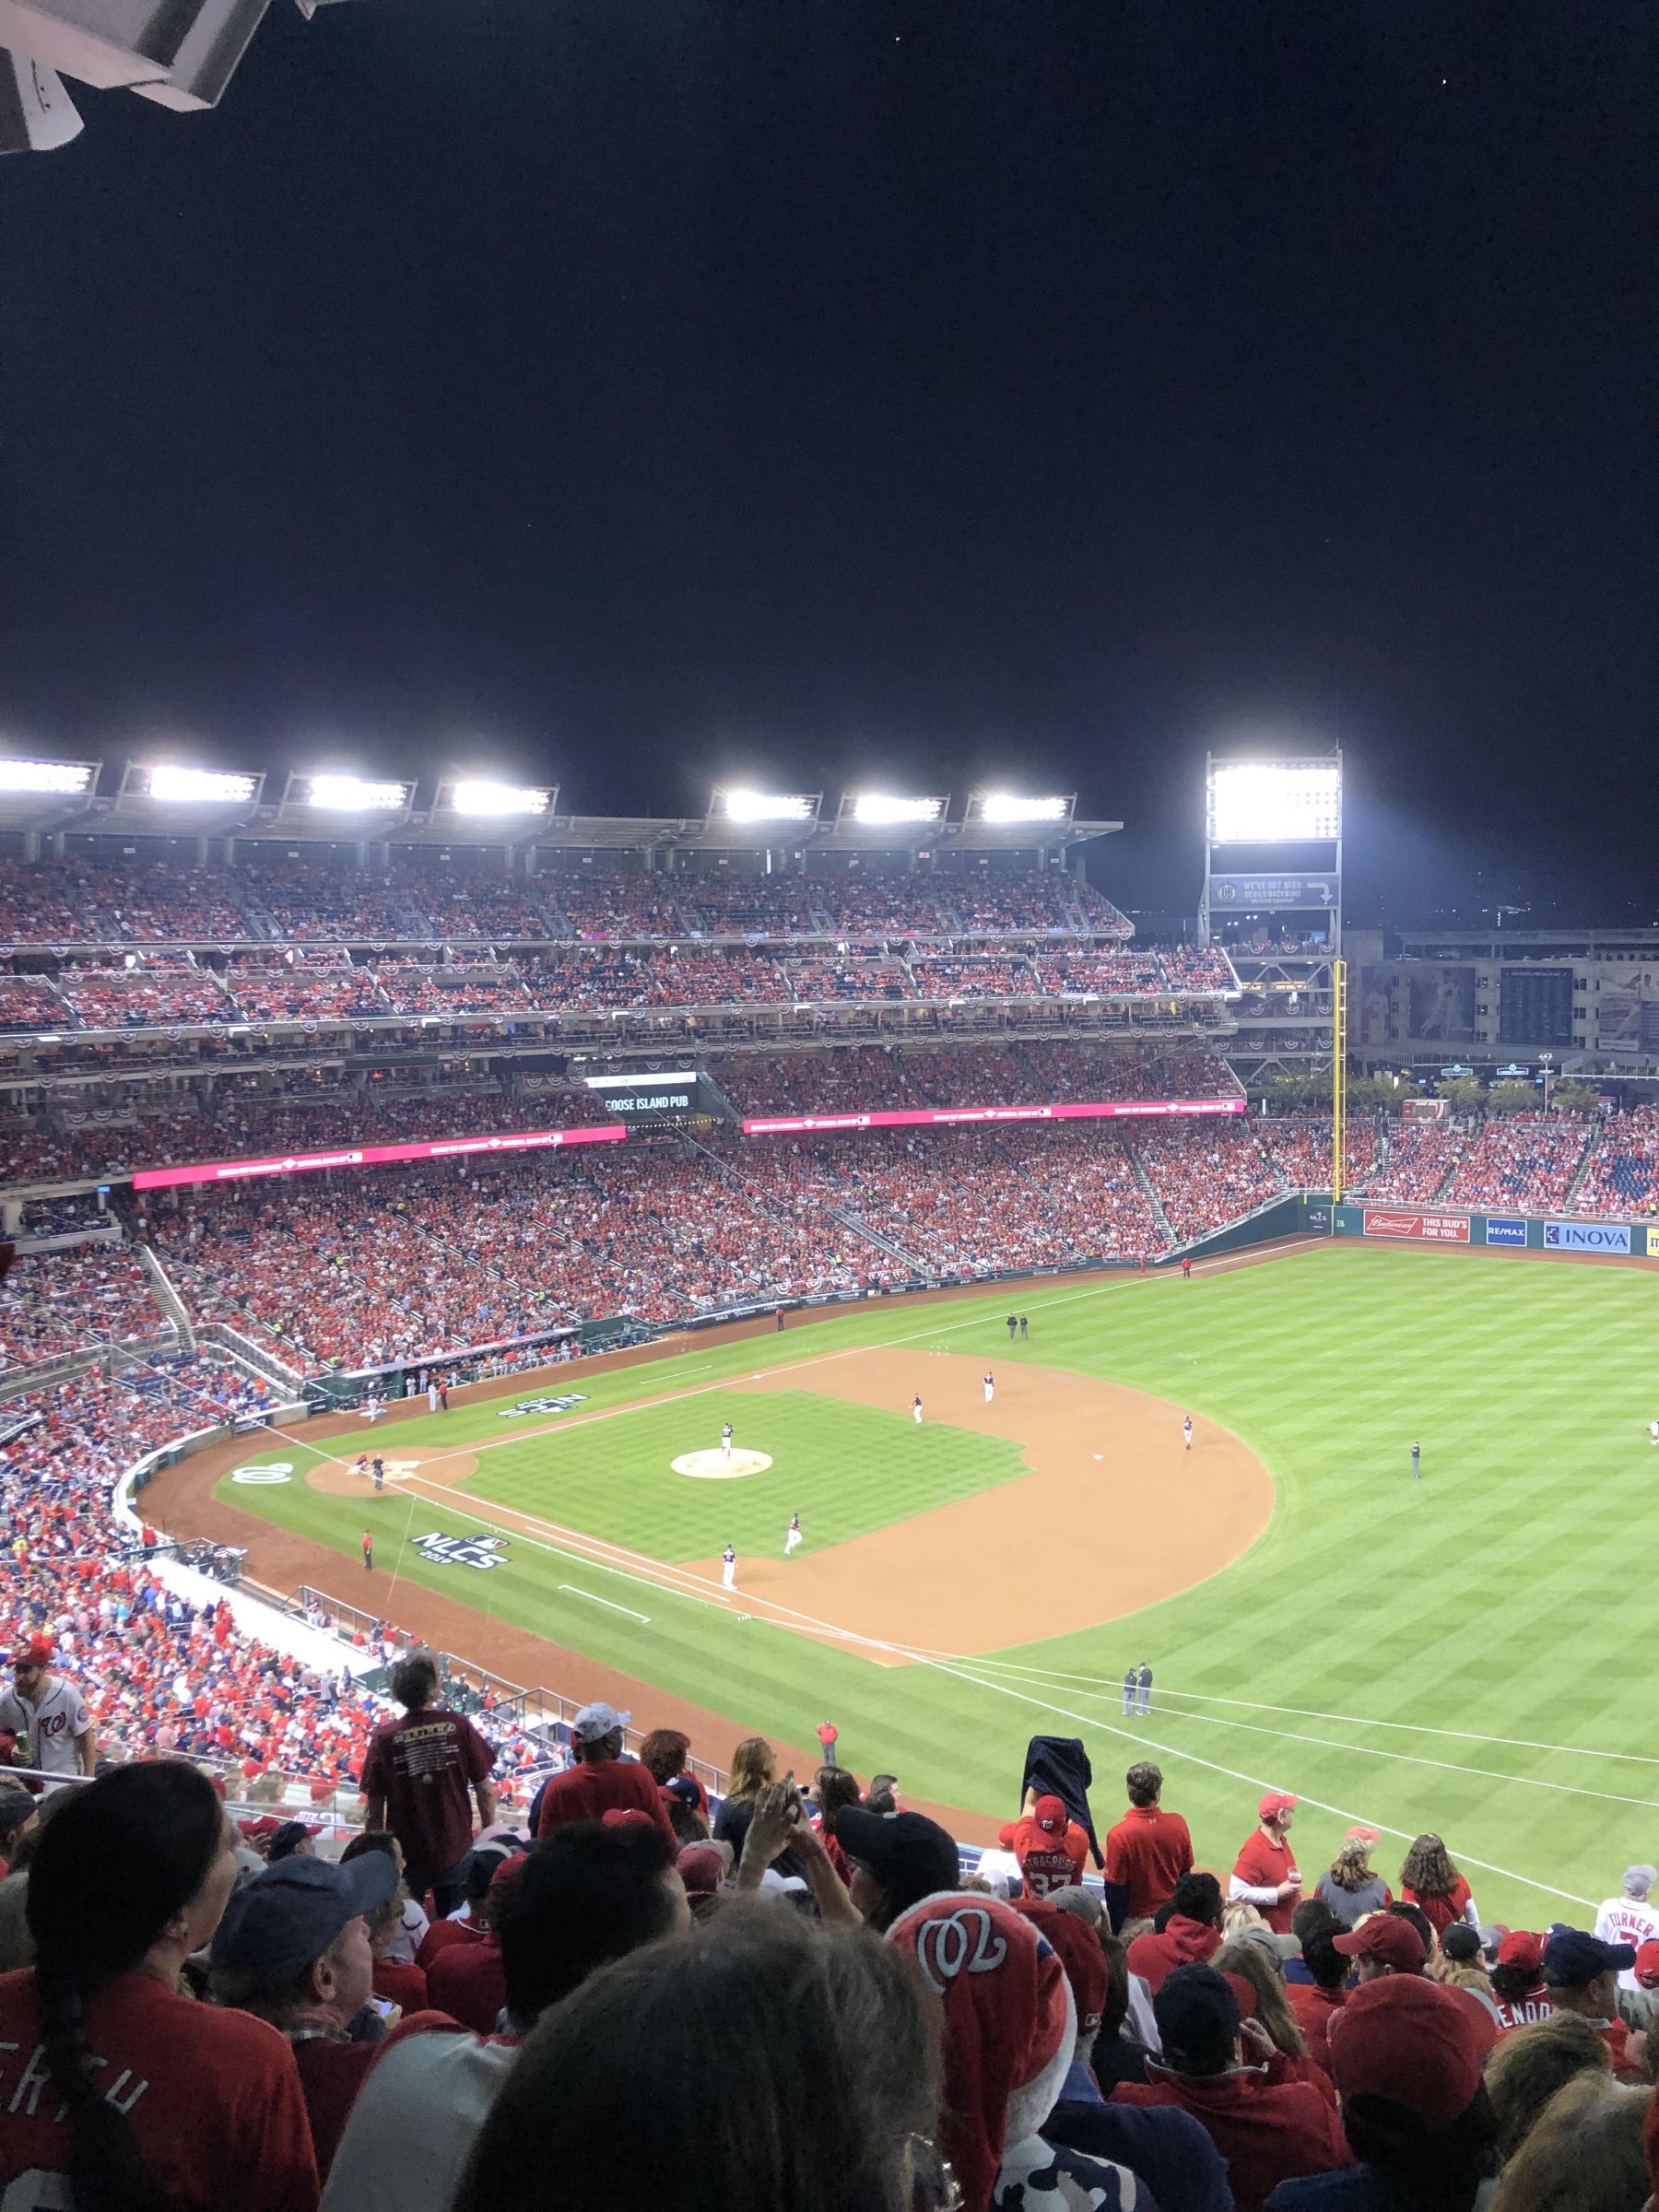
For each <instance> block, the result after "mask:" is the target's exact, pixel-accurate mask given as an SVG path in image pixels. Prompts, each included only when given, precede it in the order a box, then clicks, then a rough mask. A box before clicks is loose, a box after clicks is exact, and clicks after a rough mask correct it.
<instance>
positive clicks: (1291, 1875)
mask: <svg viewBox="0 0 1659 2212" xmlns="http://www.w3.org/2000/svg"><path fill="white" fill-rule="evenodd" d="M1256 1817H1257V1818H1258V1820H1259V1822H1260V1826H1259V1827H1258V1828H1256V1829H1255V1830H1253V1833H1252V1834H1250V1835H1248V1836H1246V1837H1245V1839H1244V1841H1243V1842H1242V1843H1241V1845H1240V1846H1239V1855H1238V1857H1237V1858H1236V1859H1235V1860H1234V1861H1233V1870H1232V1880H1231V1881H1230V1883H1229V1884H1228V1889H1227V1894H1228V1897H1229V1898H1230V1900H1231V1901H1232V1902H1233V1903H1235V1904H1237V1903H1239V1902H1241V1901H1242V1902H1243V1903H1245V1904H1249V1905H1253V1906H1254V1907H1255V1908H1256V1910H1257V1912H1260V1914H1261V1915H1262V1918H1263V1919H1264V1920H1265V1922H1266V1923H1267V1925H1268V1926H1269V1927H1270V1928H1271V1929H1272V1930H1273V1932H1274V1934H1275V1935H1289V1933H1290V1915H1291V1913H1292V1912H1295V1910H1296V1902H1297V1900H1298V1898H1300V1895H1301V1876H1300V1874H1298V1872H1297V1871H1296V1861H1295V1859H1294V1858H1293V1857H1292V1856H1291V1853H1290V1842H1289V1837H1290V1823H1291V1821H1292V1820H1293V1819H1294V1818H1296V1799H1295V1798H1294V1797H1293V1796H1292V1795H1291V1794H1290V1792H1289V1791H1288V1790H1268V1791H1266V1792H1265V1794H1264V1795H1263V1797H1262V1801H1261V1803H1260V1804H1259V1805H1258V1806H1256Z"/></svg>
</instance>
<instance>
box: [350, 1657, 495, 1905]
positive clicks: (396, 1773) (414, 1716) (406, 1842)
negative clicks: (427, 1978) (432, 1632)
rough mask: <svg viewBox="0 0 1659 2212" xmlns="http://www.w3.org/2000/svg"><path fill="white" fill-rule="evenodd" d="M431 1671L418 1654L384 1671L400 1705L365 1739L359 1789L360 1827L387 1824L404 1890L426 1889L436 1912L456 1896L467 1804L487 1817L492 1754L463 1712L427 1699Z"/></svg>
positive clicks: (485, 1820) (467, 1843) (434, 1689)
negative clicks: (363, 1822)
mask: <svg viewBox="0 0 1659 2212" xmlns="http://www.w3.org/2000/svg"><path fill="white" fill-rule="evenodd" d="M437 1694H438V1669H437V1666H436V1665H435V1664H434V1663H433V1661H432V1660H431V1658H430V1657H429V1655H428V1654H427V1653H424V1652H418V1653H414V1654H413V1655H412V1656H411V1657H410V1658H407V1659H405V1660H404V1661H403V1662H402V1663H401V1664H400V1665H397V1666H394V1668H393V1670H392V1695H393V1696H394V1698H395V1699H396V1700H397V1701H398V1703H399V1704H400V1705H401V1706H402V1707H403V1708H404V1717H403V1719H402V1720H400V1721H386V1722H384V1723H382V1725H381V1726H380V1727H378V1728H377V1729H376V1730H375V1732H374V1734H373V1735H371V1737H370V1739H369V1751H368V1755H367V1757H366V1758H365V1759H364V1760H363V1773H362V1781H361V1785H360V1786H361V1788H362V1791H363V1794H364V1796H365V1797H366V1798H367V1799H368V1801H369V1804H368V1814H367V1825H368V1826H369V1827H370V1828H389V1829H390V1830H391V1831H392V1833H393V1834H394V1836H395V1837H396V1838H397V1840H398V1841H399V1843H400V1844H402V1846H403V1853H404V1861H405V1864H406V1867H407V1869H408V1884H409V1891H410V1894H411V1895H412V1896H413V1897H416V1898H419V1897H421V1896H422V1895H423V1894H424V1893H425V1891H426V1890H428V1889H430V1890H431V1892H432V1896H433V1900H434V1902H435V1904H436V1908H437V1912H438V1915H439V1917H440V1918H442V1917H443V1916H444V1915H445V1914H446V1913H449V1912H453V1910H454V1908H455V1906H456V1905H457V1904H459V1903H460V1901H461V1874H462V1869H463V1867H464V1866H465V1862H466V1856H467V1853H468V1851H469V1850H470V1849H471V1846H472V1837H473V1824H472V1803H471V1799H472V1798H474V1797H476V1798H477V1805H478V1826H479V1827H480V1828H488V1827H489V1826H490V1824H491V1822H492V1821H493V1820H494V1819H495V1815H496V1794H495V1788H494V1785H493V1784H492V1783H491V1782H490V1779H489V1771H490V1769H491V1768H492V1767H493V1766H494V1764H495V1753H494V1752H493V1751H492V1750H491V1749H490V1747H489V1746H488V1744H487V1743H486V1742H485V1741H484V1738H483V1737H482V1736H481V1735H479V1734H478V1732H477V1729H476V1728H475V1727H474V1726H473V1724H472V1723H471V1722H470V1721H469V1720H467V1719H466V1718H465V1715H464V1714H462V1713H458V1712H449V1711H448V1710H447V1709H446V1708H444V1707H442V1706H440V1705H435V1704H434V1703H433V1700H434V1699H435V1698H436V1696H437Z"/></svg>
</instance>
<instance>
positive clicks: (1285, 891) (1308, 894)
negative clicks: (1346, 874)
mask: <svg viewBox="0 0 1659 2212" xmlns="http://www.w3.org/2000/svg"><path fill="white" fill-rule="evenodd" d="M1209 896H1210V905H1211V906H1212V907H1218V906H1236V907H1240V908H1243V909H1246V910H1249V909H1253V908H1259V907H1274V906H1295V907H1307V906H1317V907H1326V908H1329V907H1334V906H1335V903H1336V878H1335V876H1212V877H1210V879H1209Z"/></svg>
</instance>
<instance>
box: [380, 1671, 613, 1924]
mask: <svg viewBox="0 0 1659 2212" xmlns="http://www.w3.org/2000/svg"><path fill="white" fill-rule="evenodd" d="M437 1694H438V1668H437V1665H436V1663H435V1662H434V1661H433V1659H432V1658H431V1657H430V1655H429V1653H425V1652H417V1653H412V1654H411V1656H410V1657H408V1658H407V1659H405V1660H403V1661H401V1662H400V1663H399V1665H396V1666H394V1668H393V1670H392V1695H393V1696H394V1698H395V1699H396V1700H397V1702H398V1703H399V1704H400V1705H401V1706H402V1707H403V1708H404V1713H403V1717H402V1719H401V1720H395V1721H384V1722H382V1724H381V1725H380V1726H379V1727H378V1728H377V1729H376V1730H375V1731H374V1734H373V1735H371V1737H370V1739H369V1750H368V1754H367V1756H366V1758H365V1759H364V1760H363V1771H362V1777H361V1782H360V1784H359V1786H360V1788H361V1789H362V1792H363V1794H364V1796H365V1797H366V1798H367V1799H368V1807H367V1811H366V1814H365V1825H366V1826H368V1827H369V1828H384V1829H390V1830H391V1831H392V1833H393V1834H394V1836H395V1837H396V1838H397V1841H398V1842H399V1843H400V1844H401V1845H402V1846H403V1854H404V1863H405V1865H406V1868H407V1880H408V1885H409V1889H410V1893H411V1894H412V1895H413V1896H414V1897H416V1898H421V1897H423V1896H424V1895H425V1894H426V1892H427V1891H428V1890H430V1891H431V1893H432V1900H433V1905H434V1909H435V1911H436V1912H437V1913H438V1915H439V1917H440V1919H441V1918H442V1917H443V1915H444V1914H445V1913H448V1912H453V1910H454V1907H455V1905H456V1903H457V1902H458V1901H459V1899H460V1895H461V1870H462V1868H463V1866H464V1865H465V1861H466V1856H467V1853H468V1851H469V1849H470V1848H471V1844H472V1834H473V1827H472V1803H471V1800H472V1799H473V1798H476V1799H477V1806H478V1825H479V1827H480V1828H488V1827H489V1825H490V1824H491V1822H492V1821H493V1820H494V1818H495V1815H496V1794H495V1785H494V1784H493V1783H491V1781H490V1779H489V1771H490V1769H491V1767H493V1766H494V1764H495V1753H494V1752H493V1751H492V1750H491V1749H490V1747H489V1746H488V1744H487V1743H486V1742H485V1740H484V1738H483V1737H482V1736H481V1735H479V1734H478V1732H477V1729H476V1728H475V1727H474V1726H473V1724H472V1723H471V1722H470V1721H469V1720H467V1719H466V1718H465V1715H464V1714H462V1713H458V1712H449V1711H448V1710H447V1709H446V1708H444V1707H442V1706H440V1705H437V1704H435V1703H434V1701H433V1700H435V1699H436V1697H437ZM654 1794H655V1792H654V1786H653V1795H654Z"/></svg>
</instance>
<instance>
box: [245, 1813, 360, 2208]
mask: <svg viewBox="0 0 1659 2212" xmlns="http://www.w3.org/2000/svg"><path fill="white" fill-rule="evenodd" d="M396 1889H397V1867H396V1865H394V1862H393V1861H392V1860H391V1859H389V1858H388V1857H387V1856H386V1855H385V1853H383V1852H366V1853H363V1855H362V1856H361V1857H359V1858H356V1859H353V1860H352V1861H351V1863H350V1865H339V1866H336V1865H330V1864H329V1863H328V1861H326V1860H324V1859H319V1858H314V1857H302V1856H300V1854H298V1853H290V1854H289V1856H288V1858H286V1859H279V1860H278V1861H277V1864H276V1865H274V1866H267V1867H265V1869H264V1871H263V1872H262V1873H259V1874H256V1875H255V1876H254V1877H253V1880H252V1881H251V1882H244V1883H243V1885H242V1886H241V1888H240V1889H238V1890H237V1891H236V1892H235V1893H234V1895H233V1896H232V1897H231V1900H230V1902H229V1905H228V1906H227V1907H226V1909H225V1916H224V1918H223V1920H221V1921H220V1923H219V1925H218V1934H217V1935H215V1937H214V1939H213V1994H214V1995H215V1997H216V1998H217V1999H218V2003H219V2004H220V2005H222V2006H231V2007H234V2008H235V2009H236V2010H237V2011H239V2012H247V2013H252V2014H253V2016H254V2017H255V2018H258V2019H262V2020H267V2021H268V2022H269V2023H270V2025H271V2026H272V2027H273V2028H275V2029H277V2030H278V2032H279V2033H280V2034H282V2035H283V2036H285V2037H286V2038H287V2040H288V2043H289V2044H290V2046H291V2047H292V2049H293V2053H294V2057H295V2060H296V2061H297V2063H298V2065H299V2068H300V2087H301V2088H302V2089H303V2090H304V2093H305V2109H306V2113H307V2116H308V2117H309V2119H310V2121H311V2131H312V2145H313V2146H314V2147H315V2150H316V2154H317V2171H318V2172H319V2173H320V2174H321V2175H322V2177H323V2179H324V2181H326V2180H327V2178H328V2170H329V2167H330V2166H331V2165H332V2164H333V2162H334V2154H335V2149H336V2147H338V2144H339V2140H340V2136H341V2132H342V2131H343V2129H344V2128H345V2125H346V2120H347V2114H348V2113H349V2112H350V2111H351V2107H352V2104H353V2102H354V2101H355V2100H356V2097H357V2093H358V2091H359V2088H361V2087H362V2086H363V2077H364V2075H365V2074H367V2072H368V2071H369V2068H370V2066H371V2064H372V2063H373V2060H374V2056H375V2053H376V2050H377V2047H378V2039H376V2041H368V2040H364V2041H352V2039H351V2036H350V2033H349V2030H351V2028H352V2025H353V2023H354V2022H356V2021H357V2020H358V2018H359V2014H360V2013H361V2012H362V2010H363V2007H364V2006H366V2005H367V2004H368V2003H369V2000H370V1997H371V1994H373V1987H374V1959H373V1954H372V1952H371V1949H370V1944H369V1927H368V1920H367V1915H368V1914H369V1913H371V1912H375V1911H376V1910H377V1909H378V1908H379V1907H381V1906H382V1905H384V1904H385V1903H387V1902H388V1900H390V1899H391V1898H392V1897H393V1896H394V1893H395V1891H396Z"/></svg>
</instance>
